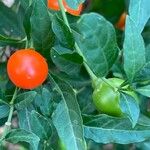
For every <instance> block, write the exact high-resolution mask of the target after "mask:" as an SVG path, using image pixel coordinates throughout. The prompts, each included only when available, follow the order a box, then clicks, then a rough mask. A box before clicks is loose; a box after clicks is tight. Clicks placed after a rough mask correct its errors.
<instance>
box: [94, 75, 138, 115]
mask: <svg viewBox="0 0 150 150" xmlns="http://www.w3.org/2000/svg"><path fill="white" fill-rule="evenodd" d="M108 81H109V83H110V84H111V86H113V87H115V88H117V87H119V86H120V85H121V84H122V83H123V82H124V80H122V79H118V78H111V79H108ZM126 93H127V94H129V95H131V96H132V97H134V98H135V99H136V100H137V99H138V98H137V95H136V94H135V93H134V92H131V91H127V92H126ZM92 97H93V103H94V105H95V107H96V109H97V110H98V111H100V112H102V113H105V114H108V115H111V116H122V115H123V113H122V111H121V109H120V106H119V101H120V93H119V92H118V91H117V90H114V89H113V88H111V87H110V86H109V85H108V84H106V83H105V82H102V83H100V84H99V85H97V87H96V88H95V90H94V92H93V95H92ZM137 101H138V100H137Z"/></svg>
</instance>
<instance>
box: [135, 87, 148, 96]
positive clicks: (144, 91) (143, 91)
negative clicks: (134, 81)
mask: <svg viewBox="0 0 150 150" xmlns="http://www.w3.org/2000/svg"><path fill="white" fill-rule="evenodd" d="M136 91H137V92H138V93H140V94H142V95H144V96H147V97H150V85H146V86H143V87H139V88H137V89H136Z"/></svg>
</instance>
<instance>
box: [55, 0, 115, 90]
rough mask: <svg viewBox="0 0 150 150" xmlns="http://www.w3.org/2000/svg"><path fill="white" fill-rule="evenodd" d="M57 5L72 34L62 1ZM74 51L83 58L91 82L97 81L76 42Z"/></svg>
mask: <svg viewBox="0 0 150 150" xmlns="http://www.w3.org/2000/svg"><path fill="white" fill-rule="evenodd" d="M58 3H59V6H60V10H61V13H62V17H63V20H64V22H65V24H66V25H67V26H68V28H69V30H70V32H71V33H72V30H71V27H70V25H69V22H68V19H67V16H66V11H65V8H64V5H63V1H62V0H58ZM75 49H76V51H77V52H78V54H79V55H80V56H82V58H83V64H84V66H85V68H86V70H87V72H88V74H89V75H90V77H91V79H92V81H95V80H97V79H98V78H97V77H96V75H95V74H94V73H93V71H92V70H91V69H90V67H89V66H88V64H87V61H86V58H85V57H84V55H83V54H82V51H81V50H80V48H79V46H78V44H77V43H76V42H75ZM100 79H101V80H102V81H103V82H105V83H106V84H107V85H109V86H110V87H111V88H112V89H115V88H114V87H113V86H112V85H111V84H109V82H108V80H107V79H106V78H100Z"/></svg>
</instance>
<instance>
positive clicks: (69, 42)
mask: <svg viewBox="0 0 150 150" xmlns="http://www.w3.org/2000/svg"><path fill="white" fill-rule="evenodd" d="M52 29H53V31H54V33H55V35H56V36H57V38H58V40H59V42H60V43H61V44H62V45H63V46H64V47H67V48H68V49H72V50H73V48H74V44H75V41H74V37H73V34H72V33H71V31H70V30H69V28H68V26H67V25H66V24H65V23H64V21H63V20H61V19H60V18H59V17H58V15H54V16H53V18H52ZM72 50H71V51H72Z"/></svg>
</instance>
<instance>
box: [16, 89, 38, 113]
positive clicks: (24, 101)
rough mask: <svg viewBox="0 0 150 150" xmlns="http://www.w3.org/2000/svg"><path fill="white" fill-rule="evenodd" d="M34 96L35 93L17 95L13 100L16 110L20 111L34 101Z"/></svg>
mask: <svg viewBox="0 0 150 150" xmlns="http://www.w3.org/2000/svg"><path fill="white" fill-rule="evenodd" d="M36 94H37V93H36V92H35V91H29V92H24V93H21V94H19V95H18V96H17V98H16V100H15V107H16V109H18V110H20V109H23V108H25V107H28V106H29V105H30V104H31V102H32V101H33V100H34V98H35V96H36Z"/></svg>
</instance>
